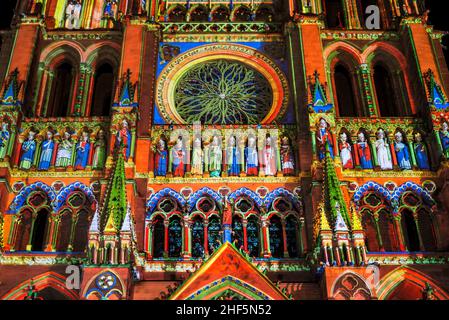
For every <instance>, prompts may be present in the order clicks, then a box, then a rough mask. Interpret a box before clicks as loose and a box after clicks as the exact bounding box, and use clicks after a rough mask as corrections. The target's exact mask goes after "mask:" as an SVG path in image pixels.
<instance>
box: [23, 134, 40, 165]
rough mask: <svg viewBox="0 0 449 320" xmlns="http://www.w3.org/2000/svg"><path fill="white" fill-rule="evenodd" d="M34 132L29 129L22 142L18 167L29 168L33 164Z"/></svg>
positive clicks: (34, 150) (34, 149)
mask: <svg viewBox="0 0 449 320" xmlns="http://www.w3.org/2000/svg"><path fill="white" fill-rule="evenodd" d="M35 136H36V133H35V132H34V131H30V132H29V133H28V138H27V140H26V141H25V142H24V143H23V144H22V152H23V153H22V157H21V158H20V166H19V167H20V169H30V168H31V166H32V165H33V159H34V153H35V152H36V140H35Z"/></svg>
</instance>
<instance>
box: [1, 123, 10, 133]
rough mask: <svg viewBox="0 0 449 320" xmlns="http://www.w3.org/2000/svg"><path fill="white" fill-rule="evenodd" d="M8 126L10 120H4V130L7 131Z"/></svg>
mask: <svg viewBox="0 0 449 320" xmlns="http://www.w3.org/2000/svg"><path fill="white" fill-rule="evenodd" d="M8 126H9V123H8V122H6V121H3V122H2V130H3V131H7V130H8Z"/></svg>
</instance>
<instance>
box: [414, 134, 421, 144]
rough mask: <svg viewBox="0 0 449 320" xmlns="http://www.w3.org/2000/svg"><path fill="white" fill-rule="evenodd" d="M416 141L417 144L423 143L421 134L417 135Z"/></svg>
mask: <svg viewBox="0 0 449 320" xmlns="http://www.w3.org/2000/svg"><path fill="white" fill-rule="evenodd" d="M415 141H416V142H421V141H422V136H421V133H419V132H417V133H415Z"/></svg>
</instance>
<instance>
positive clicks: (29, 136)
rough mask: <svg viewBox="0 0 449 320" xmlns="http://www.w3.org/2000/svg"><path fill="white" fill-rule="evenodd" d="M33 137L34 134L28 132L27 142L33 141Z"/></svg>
mask: <svg viewBox="0 0 449 320" xmlns="http://www.w3.org/2000/svg"><path fill="white" fill-rule="evenodd" d="M35 135H36V132H34V131H30V132H29V133H28V140H33V139H34V136H35Z"/></svg>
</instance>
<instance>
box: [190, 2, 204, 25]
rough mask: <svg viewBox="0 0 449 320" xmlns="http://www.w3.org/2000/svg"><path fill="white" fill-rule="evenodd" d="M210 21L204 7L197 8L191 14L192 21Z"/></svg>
mask: <svg viewBox="0 0 449 320" xmlns="http://www.w3.org/2000/svg"><path fill="white" fill-rule="evenodd" d="M207 20H208V13H207V9H206V7H204V6H197V7H195V8H194V9H193V10H192V11H191V12H190V21H193V22H201V21H203V22H204V21H207Z"/></svg>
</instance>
